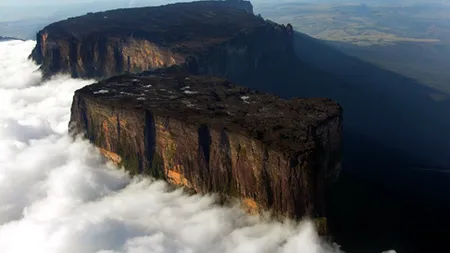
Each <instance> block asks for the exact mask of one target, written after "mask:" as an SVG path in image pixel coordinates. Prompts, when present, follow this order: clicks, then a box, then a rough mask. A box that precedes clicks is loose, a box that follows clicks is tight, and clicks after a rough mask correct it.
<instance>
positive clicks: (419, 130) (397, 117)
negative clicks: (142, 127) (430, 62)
mask: <svg viewBox="0 0 450 253" xmlns="http://www.w3.org/2000/svg"><path fill="white" fill-rule="evenodd" d="M294 49H295V52H296V55H297V57H298V58H297V57H295V56H292V57H290V58H289V57H288V58H289V59H286V61H285V62H288V63H289V64H285V65H280V64H272V65H267V66H261V67H260V69H259V71H258V73H259V74H258V75H248V76H246V77H241V78H237V79H236V80H233V81H235V82H237V83H241V84H244V85H247V86H251V87H252V88H257V89H259V90H263V91H266V92H271V93H274V94H277V95H279V96H281V97H294V96H299V97H329V98H331V99H333V100H335V101H337V102H339V103H340V104H341V105H342V106H343V108H344V137H343V157H344V158H343V159H344V161H343V162H344V163H343V165H344V170H343V173H342V177H341V179H340V182H339V183H338V184H337V186H336V188H335V189H333V190H332V194H331V195H330V200H329V202H330V203H331V204H330V206H329V207H330V211H329V213H330V219H331V220H330V223H331V226H332V230H334V234H335V235H337V241H338V242H341V243H342V244H343V246H344V249H346V250H348V252H353V250H356V251H358V252H372V251H371V249H372V250H374V252H379V251H380V250H383V249H388V248H396V249H397V250H398V252H405V251H403V250H407V252H422V251H421V250H420V249H422V248H421V247H428V249H429V247H432V246H436V245H439V244H442V245H443V244H444V243H445V240H443V238H444V236H445V235H446V234H449V232H450V231H446V230H447V228H446V226H442V225H441V224H444V223H445V222H448V221H450V219H448V218H446V217H447V216H446V215H445V213H448V212H449V211H450V208H449V206H448V205H447V204H446V200H445V196H449V194H450V188H449V186H448V185H449V183H450V174H446V173H445V172H431V171H423V170H419V168H433V169H435V168H437V169H438V170H443V171H445V170H446V169H449V168H450V159H449V157H450V156H449V155H450V148H449V146H448V143H450V131H448V129H450V118H448V117H445V116H446V115H447V113H448V111H450V103H449V102H448V101H441V102H438V101H435V100H433V99H432V98H431V96H430V95H431V94H436V93H439V92H438V91H436V90H433V89H431V88H428V87H425V86H424V85H422V84H420V83H418V82H417V81H415V80H412V79H410V78H407V77H404V76H401V75H399V74H396V73H394V72H390V71H387V70H384V69H380V68H379V67H377V66H375V65H373V64H370V63H367V62H364V61H361V60H359V59H357V58H354V57H351V56H348V55H345V54H344V53H342V52H340V51H338V50H337V49H334V48H332V47H330V46H328V45H326V44H325V43H324V42H322V41H319V40H316V39H314V38H311V37H309V36H307V35H304V34H300V33H297V34H295V35H294ZM449 172H450V170H449ZM447 175H449V176H447ZM448 224H450V222H449V223H448ZM441 239H442V240H441ZM375 245H376V246H375Z"/></svg>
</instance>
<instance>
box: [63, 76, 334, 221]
mask: <svg viewBox="0 0 450 253" xmlns="http://www.w3.org/2000/svg"><path fill="white" fill-rule="evenodd" d="M341 113H342V112H341V108H340V107H339V105H337V104H335V103H334V102H332V101H330V100H327V99H294V100H290V101H287V100H282V99H279V98H277V97H274V96H270V95H267V94H263V93H257V92H255V91H253V90H249V89H246V88H241V87H237V86H234V85H232V84H230V83H228V82H226V81H224V80H222V79H219V78H211V77H194V76H174V75H164V76H159V75H154V76H146V77H144V76H142V77H138V76H119V77H115V78H112V79H110V80H107V81H103V82H101V83H99V84H94V85H91V86H87V87H85V88H83V89H81V90H78V91H77V92H76V93H75V96H74V100H73V104H72V111H71V131H72V132H73V133H82V134H84V136H85V137H86V138H89V139H90V141H91V142H93V143H94V144H95V145H96V146H98V147H99V148H100V149H101V150H102V152H103V153H104V154H105V155H106V156H107V157H109V158H110V159H111V160H113V161H115V162H116V163H118V164H122V165H124V166H125V168H126V169H127V170H129V171H130V172H131V173H132V174H146V175H151V176H153V177H156V178H160V179H165V180H167V181H168V182H170V183H172V184H175V185H182V186H186V187H188V188H190V189H193V190H195V191H196V192H199V193H210V192H215V193H219V194H220V195H221V196H222V197H224V198H230V197H231V198H237V199H240V200H241V202H242V204H244V206H245V207H246V208H247V209H248V210H249V211H250V212H255V213H256V212H260V211H262V210H268V209H270V210H272V211H273V212H274V213H275V214H277V215H281V216H288V217H293V218H300V217H303V216H305V215H310V216H313V217H324V216H325V215H326V214H325V202H324V189H325V187H326V185H327V184H328V183H331V182H333V180H335V178H336V177H337V174H338V172H339V170H340V161H341V157H340V142H341V139H340V138H341Z"/></svg>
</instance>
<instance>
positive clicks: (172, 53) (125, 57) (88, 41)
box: [31, 1, 286, 77]
mask: <svg viewBox="0 0 450 253" xmlns="http://www.w3.org/2000/svg"><path fill="white" fill-rule="evenodd" d="M241 3H242V4H243V5H244V8H238V7H239V4H241ZM248 4H250V3H249V2H245V1H199V2H192V3H177V4H169V5H164V6H158V7H144V8H132V9H117V10H111V11H105V12H98V13H88V14H87V15H84V16H80V17H75V18H69V19H67V20H63V21H60V22H56V23H53V24H51V25H49V26H47V27H45V28H44V29H43V30H42V31H40V32H39V33H38V34H37V45H36V47H35V49H34V50H33V52H32V54H31V57H32V58H33V59H34V60H35V61H36V62H37V63H38V64H42V66H41V70H42V71H43V72H44V75H47V76H48V75H51V74H54V73H56V72H64V73H70V74H71V75H72V76H73V77H109V76H112V75H115V74H120V73H123V72H125V71H126V70H130V71H132V72H140V71H143V70H148V69H154V68H160V67H165V66H171V65H174V64H177V65H178V64H182V63H185V62H186V61H192V60H194V63H193V64H198V62H199V61H202V60H203V61H211V60H214V61H216V62H217V64H221V65H225V66H226V65H227V63H226V61H227V60H228V61H230V59H231V58H233V54H239V55H245V56H246V57H247V58H249V57H250V56H249V55H248V54H249V52H246V51H255V50H257V51H256V52H254V53H258V52H262V49H251V48H245V47H246V46H247V45H246V43H244V41H245V40H250V39H254V38H258V37H259V39H260V40H263V39H267V40H269V39H270V40H271V41H273V42H274V46H279V45H280V42H279V40H280V38H279V37H280V32H279V30H283V27H281V26H278V25H274V24H269V23H267V22H266V21H264V20H263V19H262V18H260V17H257V16H255V15H253V13H252V12H251V8H250V9H249V8H248ZM236 5H238V6H236ZM250 6H251V4H250ZM271 30H272V31H271ZM284 30H286V28H285V27H284ZM277 31H278V32H277ZM277 33H278V35H277ZM277 37H278V39H277ZM277 41H278V42H277ZM263 46H265V45H263ZM265 49H266V48H264V50H265ZM267 50H268V51H269V52H270V51H274V50H275V49H267ZM277 50H279V51H280V52H282V50H283V49H277ZM223 51H225V53H226V54H228V56H229V57H226V58H225V59H220V58H219V59H217V57H222V55H221V56H219V55H218V52H223ZM212 54H213V55H212ZM234 58H236V57H234ZM228 65H229V63H228ZM252 65H255V64H252Z"/></svg>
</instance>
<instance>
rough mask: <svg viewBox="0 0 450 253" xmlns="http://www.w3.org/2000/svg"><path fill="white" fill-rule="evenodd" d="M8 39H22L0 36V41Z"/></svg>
mask: <svg viewBox="0 0 450 253" xmlns="http://www.w3.org/2000/svg"><path fill="white" fill-rule="evenodd" d="M8 40H22V41H23V39H18V38H14V37H3V36H0V41H8Z"/></svg>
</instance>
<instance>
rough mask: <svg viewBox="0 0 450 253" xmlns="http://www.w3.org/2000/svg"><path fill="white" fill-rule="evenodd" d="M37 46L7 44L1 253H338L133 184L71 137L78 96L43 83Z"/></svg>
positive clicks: (0, 152)
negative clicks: (34, 58) (34, 55)
mask: <svg viewBox="0 0 450 253" xmlns="http://www.w3.org/2000/svg"><path fill="white" fill-rule="evenodd" d="M34 45H35V43H34V42H33V41H27V42H18V41H12V42H3V43H0V77H1V78H0V252H5V253H29V252H33V253H60V252H64V253H87V252H98V253H116V252H133V253H162V252H169V253H175V252H179V253H211V252H242V253H264V252H268V253H269V252H270V253H272V252H280V253H288V252H289V253H290V252H295V253H319V252H338V250H336V249H331V247H329V246H327V245H326V244H325V243H323V242H321V241H320V239H319V238H318V237H317V235H316V233H315V231H314V228H313V226H312V225H311V224H310V223H308V222H305V223H303V224H300V225H295V224H281V223H270V224H269V223H266V222H262V221H261V220H258V217H249V216H247V215H245V214H244V213H243V212H241V211H240V210H238V209H236V208H225V207H218V206H215V205H213V198H212V197H211V196H186V195H184V194H183V193H182V192H181V191H179V190H176V191H169V190H167V188H166V185H165V183H163V182H152V181H151V180H149V179H132V180H131V179H130V178H128V176H127V175H126V174H125V173H124V172H123V171H121V170H118V169H117V168H115V167H114V166H113V165H112V164H107V163H105V162H104V160H103V159H102V158H101V156H100V155H99V153H98V152H97V150H96V149H95V148H94V147H92V146H91V145H90V144H89V143H87V142H86V141H82V140H78V141H76V142H72V141H71V139H70V138H69V137H68V136H67V134H66V131H67V124H68V121H69V116H70V104H71V100H72V96H73V92H74V91H75V90H76V89H78V88H80V87H82V86H85V85H87V84H89V83H90V82H89V81H81V80H74V79H70V78H69V77H67V76H58V77H56V78H54V79H53V80H50V81H48V82H45V83H40V81H39V80H40V73H39V72H37V71H36V70H37V68H38V67H37V66H36V65H34V64H33V63H31V62H29V61H28V60H27V56H28V54H29V53H30V52H31V49H32V48H33V47H34Z"/></svg>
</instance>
